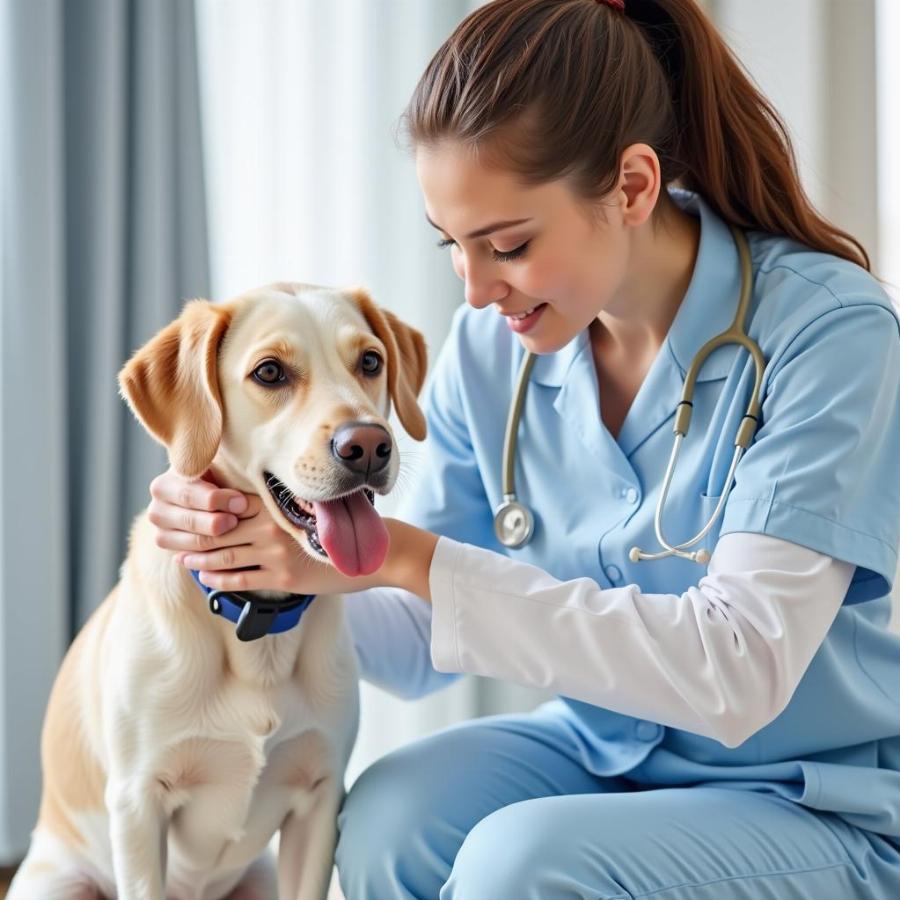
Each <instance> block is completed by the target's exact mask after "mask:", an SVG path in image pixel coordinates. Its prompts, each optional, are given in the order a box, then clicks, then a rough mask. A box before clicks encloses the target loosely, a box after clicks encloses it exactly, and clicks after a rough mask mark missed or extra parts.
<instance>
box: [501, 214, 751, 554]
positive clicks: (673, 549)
mask: <svg viewBox="0 0 900 900" xmlns="http://www.w3.org/2000/svg"><path fill="white" fill-rule="evenodd" d="M731 233H732V234H733V235H734V241H735V244H737V248H738V256H739V257H740V260H741V295H740V300H739V301H738V308H737V312H736V313H735V317H734V321H733V322H732V323H731V325H730V326H729V327H728V329H727V330H725V331H723V332H722V333H721V334H719V335H716V336H715V337H714V338H712V339H711V340H709V341H707V342H706V343H705V344H704V345H703V346H702V347H701V348H700V350H699V351H698V353H697V355H696V356H695V357H694V359H693V361H692V362H691V366H690V368H689V369H688V371H687V374H686V375H685V379H684V388H683V390H682V394H681V400H680V401H679V403H678V406H677V407H676V410H675V425H674V431H675V444H674V446H673V447H672V453H671V455H670V457H669V464H668V466H667V467H666V475H665V479H664V480H663V486H662V490H661V491H660V495H659V501H658V503H657V505H656V516H655V518H654V527H655V530H656V538H657V540H658V541H659V543H660V545H661V546H662V547H663V548H664V549H663V550H662V551H660V552H658V553H647V552H646V551H644V550H641V549H640V548H639V547H632V548H631V550H630V551H629V552H628V558H629V559H630V560H631V562H633V563H636V562H640V561H641V560H652V559H663V558H664V557H666V556H680V557H682V558H683V559H690V560H692V561H694V562H696V563H699V564H700V565H702V566H705V565H707V564H708V563H709V560H710V553H709V550H707V549H705V548H701V549H700V550H694V551H692V552H687V548H688V547H692V546H693V545H694V544H696V543H698V542H699V541H701V540H703V538H704V537H706V535H707V534H708V533H709V532H710V530H711V529H712V527H713V525H714V524H715V522H716V520H717V519H718V518H719V516H720V515H721V513H722V510H723V509H724V507H725V501H726V500H727V499H728V495H729V494H730V493H731V486H732V484H733V483H734V474H735V470H736V469H737V465H738V463H739V462H740V460H741V457H742V456H743V454H744V451H745V450H746V449H747V447H749V446H750V442H751V441H752V440H753V435H754V434H755V432H756V427H757V424H758V422H759V410H760V391H761V389H762V380H763V375H764V373H765V369H766V361H765V357H763V354H762V351H761V350H760V349H759V346H758V345H757V343H756V342H755V341H753V340H751V339H750V337H748V335H747V330H746V319H747V313H748V312H749V309H750V295H751V292H752V287H753V284H752V282H753V269H752V263H751V259H750V247H749V245H748V244H747V238H746V237H745V236H744V233H743V232H742V231H740V230H739V229H738V228H735V227H734V226H731ZM726 344H738V345H739V346H741V347H744V348H745V349H746V350H747V351H748V352H749V353H750V356H751V357H752V359H753V365H754V368H755V373H756V377H755V379H754V382H753V392H752V393H751V395H750V402H749V403H748V404H747V411H746V413H745V414H744V417H743V419H741V422H740V424H739V426H738V430H737V435H736V437H735V441H734V447H735V449H734V455H733V456H732V460H731V467H730V468H729V470H728V476H727V477H726V479H725V489H724V490H723V492H722V496H721V497H720V498H719V502H718V503H717V504H716V508H715V510H713V514H712V516H710V519H709V521H708V522H707V523H706V525H705V526H704V527H703V528H702V529H701V530H700V532H699V533H698V534H696V535H695V536H694V537H692V538H691V539H690V540H689V541H685V542H684V543H683V544H676V545H672V544H670V543H668V541H666V539H665V537H664V536H663V533H662V513H663V507H664V505H665V502H666V497H667V496H668V493H669V488H670V487H671V484H672V478H673V476H674V474H675V462H676V460H677V459H678V451H679V449H680V447H681V441H682V440H683V439H684V437H685V435H687V433H688V429H689V428H690V423H691V411H692V408H693V400H694V384H695V383H696V381H697V376H698V375H699V374H700V369H701V367H702V366H703V363H704V362H705V361H706V358H707V357H708V356H709V355H710V354H711V353H712V352H713V351H714V350H716V349H718V348H719V347H722V346H724V345H726ZM535 359H536V357H535V355H534V354H533V353H528V352H526V353H525V356H524V357H523V358H522V364H521V366H520V368H519V375H518V379H517V381H516V392H515V395H514V398H513V405H512V407H511V408H510V411H509V416H508V418H507V421H506V433H505V435H504V440H503V502H502V503H501V504H500V505H499V506H498V507H497V509H496V511H495V513H494V532H495V534H496V535H497V540H499V541H500V543H501V544H503V546H504V547H509V548H511V549H514V548H516V547H521V546H523V545H525V544H527V543H528V542H529V541H530V540H531V537H532V535H533V534H534V516H533V515H532V513H531V510H529V509H528V507H527V506H525V504H524V503H522V502H521V501H520V500H519V499H518V498H517V497H516V487H515V477H514V471H513V469H514V466H515V454H516V434H517V433H518V430H519V424H520V420H521V416H522V406H523V404H524V402H525V392H526V391H527V389H528V378H529V375H530V374H531V369H532V366H533V365H534V361H535Z"/></svg>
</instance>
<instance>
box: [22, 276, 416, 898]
mask: <svg viewBox="0 0 900 900" xmlns="http://www.w3.org/2000/svg"><path fill="white" fill-rule="evenodd" d="M425 371H426V349H425V342H424V340H423V338H422V335H421V334H420V333H419V332H418V331H416V330H415V329H413V328H411V327H410V326H408V325H406V324H404V323H403V322H401V321H400V320H399V319H398V318H397V317H396V316H394V315H393V314H392V313H390V312H389V311H387V310H384V309H381V308H380V307H379V306H377V305H376V304H375V303H374V302H373V301H372V299H371V298H370V297H369V295H368V294H367V293H366V292H365V291H364V290H362V289H350V290H335V289H329V288H322V287H318V286H315V285H303V284H293V283H278V284H273V285H269V286H267V287H265V288H260V289H258V290H256V291H252V292H250V293H248V294H245V295H242V296H240V297H238V298H236V299H234V300H232V301H229V302H226V303H222V304H214V303H210V302H207V301H205V300H192V301H189V302H188V303H187V304H186V305H185V307H184V309H183V311H182V313H181V315H180V316H179V318H178V319H176V320H175V321H174V322H172V323H171V324H170V325H168V326H167V327H166V328H164V329H163V330H162V331H160V332H159V333H158V334H157V335H156V336H155V337H154V338H152V339H151V340H150V341H149V342H148V343H147V344H146V345H145V346H144V347H142V348H141V349H140V350H138V351H137V352H136V353H135V354H134V355H133V356H132V358H131V359H130V360H129V361H128V363H127V364H126V365H125V366H124V368H123V369H122V371H121V372H120V373H119V384H120V389H121V393H122V394H123V396H124V398H125V399H126V401H127V402H128V404H129V406H130V408H131V409H132V411H133V412H134V414H135V415H136V416H137V418H138V419H139V420H140V422H141V423H142V424H143V425H144V426H145V427H146V429H147V430H148V431H149V432H150V434H151V435H152V436H153V437H155V438H156V439H157V440H159V441H160V442H161V443H163V444H164V445H165V447H166V448H167V451H168V455H169V460H170V463H171V465H172V467H173V468H174V469H175V470H176V471H177V472H179V473H181V474H184V475H186V476H190V477H196V476H199V475H201V474H203V473H205V472H207V471H208V470H209V471H211V472H212V473H213V475H214V476H215V478H216V480H217V482H218V483H219V484H221V485H223V486H228V487H233V488H237V489H239V490H242V491H244V492H247V493H255V494H259V495H260V497H261V498H262V499H263V503H264V505H265V507H266V508H267V509H268V511H269V512H270V513H271V516H272V519H273V521H274V523H276V524H275V526H274V527H276V528H281V529H284V530H286V531H287V532H288V533H289V534H290V535H291V536H292V537H293V538H295V539H296V541H297V544H298V548H299V549H298V552H306V553H308V554H310V555H311V556H312V557H313V558H315V559H317V560H320V561H330V562H331V564H333V565H336V566H337V568H339V569H341V570H342V571H346V572H348V573H349V574H354V573H355V572H354V570H355V571H358V572H366V571H371V570H373V569H377V567H378V565H380V561H379V557H380V558H383V555H384V552H385V551H386V543H385V541H386V532H385V531H384V525H383V523H381V520H380V517H379V516H378V515H377V513H375V511H374V506H373V504H374V494H375V493H378V494H386V493H387V492H389V491H390V490H391V488H392V487H393V485H394V482H395V481H396V478H397V474H398V466H399V460H398V456H397V453H396V450H395V446H396V444H395V441H394V435H393V432H392V431H391V428H390V425H389V423H388V415H389V413H390V410H391V408H392V407H393V409H394V410H395V411H396V413H397V417H398V419H399V421H400V422H401V424H402V425H403V427H404V429H405V430H406V431H407V432H408V433H409V434H410V436H411V437H412V438H414V439H416V440H422V439H424V437H425V430H426V429H425V420H424V417H423V415H422V411H421V409H420V408H419V405H418V401H417V397H418V394H419V391H420V389H421V387H422V382H423V381H424V377H425ZM357 535H362V536H361V537H358V536H357ZM288 596H289V592H288V591H286V590H285V591H266V592H258V595H257V596H255V597H254V598H253V599H254V600H255V601H259V602H260V603H262V602H263V601H272V602H274V603H276V604H277V603H278V602H281V601H284V600H285V599H286V598H288ZM248 608H249V609H250V610H256V609H257V608H258V607H257V606H254V605H253V604H246V605H245V607H244V611H245V612H246V611H247V609H248ZM257 624H258V623H257ZM240 627H241V625H240V623H239V624H238V629H239V628H240ZM245 637H246V635H245ZM254 637H255V635H254ZM358 707H359V701H358V672H357V666H356V657H355V652H354V649H353V646H352V643H351V640H350V636H349V632H348V630H347V628H346V624H345V622H344V618H343V605H342V599H341V597H340V596H320V597H317V598H315V599H314V601H313V602H312V603H310V604H309V606H308V608H307V609H306V610H305V612H303V616H302V618H301V620H300V622H299V624H298V625H297V626H296V627H294V628H292V629H290V630H287V631H284V632H283V633H278V634H266V635H265V636H262V637H259V638H258V639H253V640H246V639H245V640H242V639H240V638H239V637H238V633H237V629H236V627H235V625H234V623H233V621H229V620H227V619H226V618H224V617H223V616H220V615H214V614H212V612H211V608H210V606H209V604H208V602H207V599H206V598H205V597H204V595H203V591H202V590H201V588H200V587H199V586H198V583H197V582H196V581H195V580H194V578H193V577H192V574H191V573H190V572H188V571H187V570H186V569H185V568H184V567H182V566H181V565H179V564H178V563H176V562H175V559H174V553H172V552H171V551H168V550H165V549H162V548H160V547H159V546H158V545H157V544H156V542H155V537H154V531H153V529H152V526H151V524H150V523H149V522H148V520H147V519H146V513H143V514H142V515H140V516H138V517H137V519H136V520H135V522H134V525H133V527H132V530H131V533H130V539H129V548H128V554H127V557H126V559H125V562H124V564H123V565H122V568H121V570H120V580H119V582H118V584H117V585H116V586H115V587H114V588H113V590H112V592H111V593H110V594H109V596H108V597H107V598H106V600H105V601H104V602H103V603H102V604H101V605H100V606H99V607H98V609H97V610H96V611H95V612H94V614H93V615H92V616H91V618H90V620H89V621H88V622H87V624H86V625H85V627H84V628H83V629H82V630H81V632H80V633H79V635H78V636H77V638H76V640H75V641H74V643H73V644H72V646H71V648H70V649H69V652H68V653H67V654H66V657H65V659H64V660H63V663H62V666H61V668H60V671H59V673H58V675H57V678H56V681H55V683H54V687H53V690H52V693H51V696H50V701H49V705H48V709H47V713H46V718H45V721H44V729H43V734H42V740H41V757H42V768H43V793H42V798H41V805H40V812H39V815H38V821H37V825H36V827H35V829H34V831H33V832H32V840H31V844H30V848H29V851H28V855H27V857H26V858H25V860H24V862H23V864H22V866H21V867H20V869H19V871H18V873H17V875H16V877H15V879H14V881H13V883H12V886H11V888H10V893H9V900H57V898H66V900H87V898H92V900H93V898H101V897H102V898H117V900H162V898H167V900H220V898H228V900H274V898H275V897H276V896H277V897H280V898H282V900H321V898H324V897H325V896H326V894H327V891H328V885H329V882H330V878H331V873H332V868H333V858H334V848H335V843H336V819H337V813H338V810H339V807H340V804H341V801H342V799H343V791H344V785H343V777H344V771H345V768H346V764H347V760H348V757H349V755H350V752H351V749H352V747H353V743H354V740H355V737H356V731H357V722H358ZM276 833H278V835H279V842H278V843H279V849H278V857H277V862H276V860H275V859H274V857H273V856H271V855H270V854H269V853H268V851H267V847H268V845H269V843H270V841H271V839H272V837H273V836H274V835H275V834H276ZM276 885H277V888H276Z"/></svg>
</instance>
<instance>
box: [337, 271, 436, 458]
mask: <svg viewBox="0 0 900 900" xmlns="http://www.w3.org/2000/svg"><path fill="white" fill-rule="evenodd" d="M348 293H349V295H350V297H351V298H352V299H353V300H354V301H355V302H356V305H357V306H358V307H359V311H360V312H361V313H362V314H363V316H364V317H365V320H366V321H367V322H368V323H369V327H370V328H371V329H372V331H373V333H374V334H375V336H376V337H377V338H378V340H380V341H381V343H382V344H384V346H385V349H386V350H387V354H388V359H387V376H388V389H389V391H390V394H391V402H392V403H393V404H394V408H395V409H396V410H397V417H398V418H399V419H400V422H401V423H402V425H403V427H404V428H405V429H406V430H407V432H408V433H409V435H410V437H413V438H415V439H416V440H417V441H421V440H424V439H425V434H426V431H427V428H426V425H425V416H424V415H422V409H421V407H420V406H419V402H418V400H417V399H416V398H417V397H418V396H419V391H421V390H422V385H423V384H424V382H425V375H426V373H427V371H428V351H427V350H426V347H425V338H423V337H422V335H421V333H420V332H418V331H416V329H415V328H412V327H410V326H409V325H407V324H406V323H405V322H401V321H400V319H398V318H397V316H395V315H394V314H393V313H392V312H389V311H388V310H386V309H381V307H379V306H377V305H376V304H375V303H374V302H373V300H372V298H371V297H370V296H369V295H368V294H367V293H366V292H365V291H364V290H363V289H362V288H356V289H354V290H351V291H349V292H348Z"/></svg>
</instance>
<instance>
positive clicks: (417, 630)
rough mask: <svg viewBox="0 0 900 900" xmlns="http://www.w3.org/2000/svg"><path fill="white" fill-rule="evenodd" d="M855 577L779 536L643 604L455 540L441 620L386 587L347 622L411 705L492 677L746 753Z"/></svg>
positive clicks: (374, 671)
mask: <svg viewBox="0 0 900 900" xmlns="http://www.w3.org/2000/svg"><path fill="white" fill-rule="evenodd" d="M647 565H652V563H648V564H647ZM853 571H854V566H853V565H851V564H849V563H845V562H842V561H840V560H835V559H833V558H831V557H828V556H825V555H823V554H821V553H818V552H816V551H814V550H810V549H808V548H806V547H802V546H799V545H797V544H793V543H791V542H788V541H784V540H780V539H778V538H773V537H770V536H768V535H761V534H748V533H740V534H728V535H724V536H723V537H722V538H720V540H719V542H718V544H717V546H716V549H715V551H714V553H713V555H712V559H711V560H710V563H709V569H708V573H707V574H706V575H705V576H704V577H702V578H701V579H700V581H699V582H698V584H697V586H696V587H692V588H690V589H688V590H687V591H685V592H684V593H683V594H681V595H677V594H644V593H641V591H640V589H639V588H638V587H637V585H629V586H626V587H620V588H611V589H602V588H600V587H599V586H598V585H597V584H596V582H594V581H592V580H591V579H589V578H578V579H574V580H571V581H559V580H558V579H556V578H553V577H552V576H551V575H549V574H547V573H546V572H544V571H543V570H541V569H539V568H537V567H536V566H532V565H529V564H527V563H522V562H518V561H516V560H513V559H509V558H507V557H504V556H502V555H500V554H497V553H492V552H490V551H487V550H483V549H481V548H479V547H474V546H472V545H469V544H461V543H459V542H457V541H453V540H450V539H449V538H444V537H442V538H441V539H440V540H439V541H438V545H437V548H436V550H435V554H434V559H433V560H432V564H431V570H430V576H429V585H430V589H431V594H432V605H431V607H429V606H428V604H426V603H425V602H424V601H422V600H421V599H419V598H417V597H414V596H413V595H411V594H408V593H407V592H404V591H396V590H390V589H379V590H374V591H366V592H362V593H360V594H354V595H349V598H348V604H347V610H348V618H349V621H350V626H351V630H352V632H353V635H354V639H355V642H356V646H357V650H358V652H359V655H360V660H361V666H362V671H363V675H364V677H366V678H368V679H369V680H371V681H374V682H375V683H378V684H381V685H383V686H385V687H387V688H388V689H390V690H393V691H395V692H396V693H400V694H402V695H404V696H418V695H420V694H423V693H427V692H428V691H429V690H433V689H434V688H436V687H438V686H440V685H441V684H443V683H445V682H446V681H447V680H448V676H447V675H441V674H440V673H441V672H447V673H460V672H466V673H470V674H478V675H487V676H490V677H493V678H499V679H504V680H507V681H512V682H515V683H518V684H524V685H529V686H534V687H540V688H544V689H549V690H552V691H553V692H555V693H559V694H563V695H565V696H568V697H571V698H573V699H577V700H583V701H586V702H589V703H593V704H596V705H598V706H603V707H606V708H608V709H611V710H614V711H616V712H621V713H625V714H627V715H632V716H636V717H639V718H645V719H650V720H651V721H654V722H659V723H661V724H663V725H668V726H672V727H676V728H681V729H685V730H688V731H691V732H694V733H696V734H701V735H704V736H707V737H712V738H715V739H716V740H718V741H720V742H721V743H723V744H725V745H726V746H729V747H733V746H737V745H738V744H740V743H743V741H744V740H746V739H747V738H748V737H749V736H750V735H751V734H753V733H754V732H755V731H757V730H759V729H760V728H762V727H763V726H765V725H766V724H768V723H769V722H770V721H771V720H772V719H774V718H775V716H777V715H778V713H779V712H781V710H782V709H783V708H784V707H785V706H786V705H787V703H788V701H789V700H790V698H791V696H792V695H793V693H794V690H795V689H796V687H797V685H798V684H799V682H800V679H801V678H802V676H803V673H804V672H805V671H806V669H807V667H808V666H809V663H810V661H811V660H812V658H813V656H814V654H815V652H816V650H817V649H818V647H819V645H820V644H821V643H822V641H823V640H824V638H825V635H826V634H827V632H828V629H829V628H830V626H831V624H832V622H833V620H834V617H835V616H836V615H837V612H838V610H839V608H840V606H841V603H842V601H843V599H844V596H845V595H846V593H847V588H848V587H849V584H850V580H851V578H852V576H853ZM429 641H430V647H429ZM429 650H430V653H429ZM432 665H433V668H432Z"/></svg>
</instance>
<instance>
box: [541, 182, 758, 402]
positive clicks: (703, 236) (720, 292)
mask: <svg viewBox="0 0 900 900" xmlns="http://www.w3.org/2000/svg"><path fill="white" fill-rule="evenodd" d="M669 193H670V195H671V197H672V199H673V200H674V201H675V202H676V203H677V204H678V205H679V206H680V207H681V208H682V209H683V210H684V211H685V212H688V213H690V214H691V215H694V216H698V217H699V218H700V247H699V250H698V252H697V259H696V261H695V263H694V272H693V274H692V276H691V281H690V284H689V285H688V289H687V293H686V294H685V296H684V299H683V300H682V301H681V306H679V308H678V312H677V313H676V315H675V319H674V321H673V322H672V325H671V327H670V329H669V334H668V336H667V338H666V344H667V345H668V348H669V350H670V351H671V355H672V356H673V357H674V360H675V362H676V363H677V365H678V367H679V369H680V370H681V373H680V374H681V377H682V378H683V377H684V375H685V373H686V372H687V370H688V368H689V367H690V364H691V360H693V358H694V356H695V355H696V354H697V351H698V350H699V349H700V348H701V347H702V346H703V345H704V344H705V343H706V342H707V341H708V340H709V339H710V338H712V337H715V335H717V334H720V333H721V332H722V331H724V330H725V329H726V328H728V326H729V325H730V324H731V322H732V320H733V319H734V314H735V311H736V310H737V304H738V297H739V294H740V259H739V257H738V252H737V247H736V246H735V244H734V238H733V237H732V235H731V230H730V229H729V228H728V226H727V225H726V224H725V222H724V221H723V220H722V219H721V218H719V216H718V215H716V213H715V212H714V211H713V210H712V208H711V207H710V206H709V204H708V203H706V201H705V200H703V198H702V197H700V196H699V195H698V194H695V193H692V192H690V191H685V190H681V189H678V188H672V189H670V190H669ZM588 349H589V336H588V331H587V329H585V330H584V331H582V332H580V333H579V334H578V335H576V336H575V337H574V338H573V339H572V340H571V341H570V342H569V343H568V344H566V346H565V347H563V348H562V349H561V350H559V351H557V352H556V353H548V354H544V355H541V356H538V358H537V359H536V360H535V364H534V368H533V369H532V373H531V380H532V381H534V382H536V383H538V384H542V385H546V386H547V387H561V386H562V385H563V383H564V382H565V381H566V377H567V375H568V373H569V370H570V369H571V368H572V364H573V363H574V362H575V360H576V358H577V357H578V356H579V355H580V354H581V353H582V351H587V350H588ZM664 350H665V347H664V348H663V349H662V350H661V352H664ZM737 352H739V348H737V347H734V346H726V347H721V348H719V349H718V350H716V351H715V352H714V353H712V354H711V355H710V357H709V358H708V359H707V361H706V363H705V364H704V366H703V368H702V369H701V370H700V376H699V378H698V379H697V380H698V381H713V380H716V379H719V378H725V377H726V376H727V374H728V372H729V371H730V369H731V366H732V365H733V361H734V356H735V354H736V353H737Z"/></svg>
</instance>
